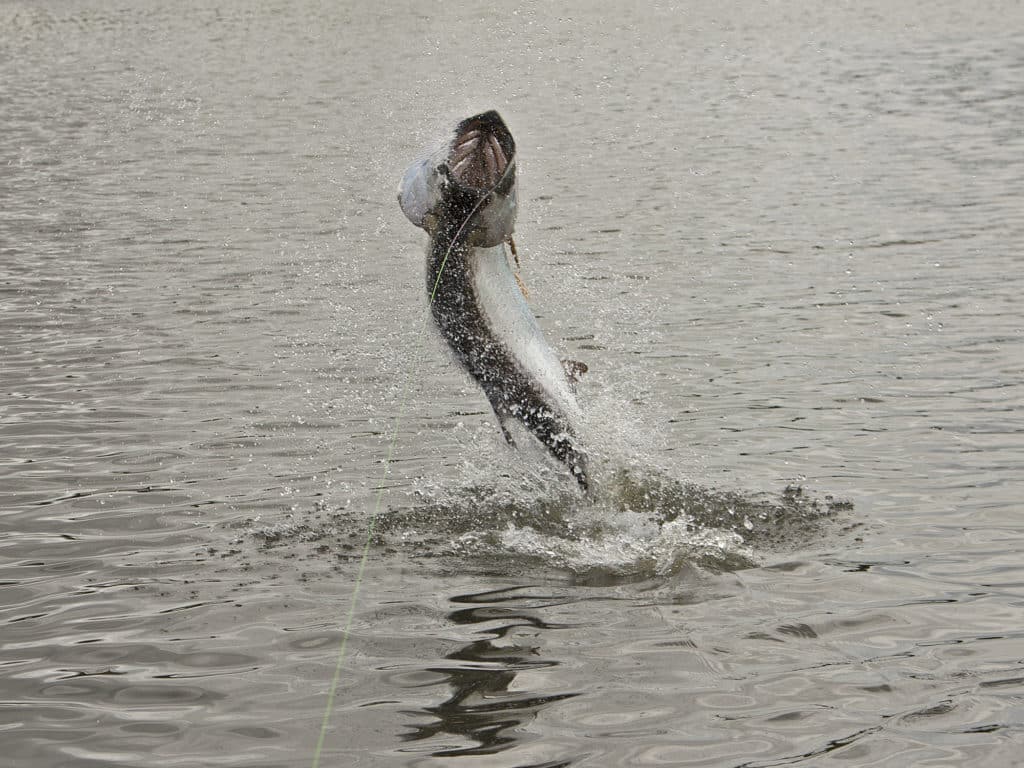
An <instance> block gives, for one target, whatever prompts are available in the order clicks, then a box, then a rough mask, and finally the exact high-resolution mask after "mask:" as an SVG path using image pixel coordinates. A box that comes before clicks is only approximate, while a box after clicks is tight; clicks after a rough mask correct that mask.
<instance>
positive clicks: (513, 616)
mask: <svg viewBox="0 0 1024 768" xmlns="http://www.w3.org/2000/svg"><path fill="white" fill-rule="evenodd" d="M544 599H545V598H538V597H536V596H530V597H526V596H523V595H521V594H519V593H518V590H516V589H500V590H490V591H488V592H482V593H480V594H474V595H459V596H457V597H453V598H452V602H454V603H468V604H472V605H475V606H482V607H473V608H463V609H460V610H457V611H452V612H451V613H449V614H448V619H449V620H450V621H452V622H453V623H455V624H463V625H474V624H485V625H487V628H486V629H481V630H479V631H480V633H481V634H486V635H490V636H491V637H490V638H489V639H481V640H475V641H473V642H471V643H468V644H467V645H465V646H463V647H462V648H460V649H459V650H457V651H454V652H453V653H450V654H448V655H447V656H445V658H446V659H449V660H451V661H452V662H453V663H452V664H449V665H445V666H443V667H428V669H429V671H431V672H437V673H439V674H441V675H444V677H445V683H446V684H447V685H449V686H451V689H452V695H451V697H450V698H448V699H447V700H445V701H444V702H442V703H440V704H438V705H436V706H432V707H426V708H424V710H423V711H424V713H426V714H427V715H429V716H430V717H431V718H432V719H436V722H428V723H422V724H417V725H415V726H414V727H413V730H412V731H411V732H410V733H406V734H404V735H403V736H402V738H403V739H404V740H406V741H422V740H428V739H429V740H434V741H435V742H437V743H441V744H443V743H444V741H445V734H450V735H452V736H456V737H459V738H460V739H465V741H466V742H468V743H469V744H470V746H440V747H438V746H434V745H432V749H433V751H432V752H431V753H430V754H431V756H433V757H455V756H459V755H488V754H493V753H495V752H500V751H502V750H505V749H508V748H509V747H510V746H512V745H514V744H516V743H517V742H518V741H519V740H520V739H521V736H517V731H519V732H521V731H522V729H523V726H525V725H526V724H528V723H529V722H530V721H531V720H533V719H534V718H535V717H536V716H537V714H538V713H539V712H540V711H541V710H543V709H544V708H545V707H547V706H548V705H550V704H552V703H554V702H557V701H562V700H564V699H569V698H572V697H573V696H577V695H579V694H578V693H541V692H531V691H527V690H509V686H510V685H512V683H513V681H514V680H515V679H516V675H517V674H518V673H519V672H520V671H522V670H541V669H544V668H546V667H551V666H555V665H556V664H558V662H557V661H555V660H552V659H544V658H542V657H541V655H540V648H538V647H533V646H522V645H518V644H517V642H516V637H517V636H528V634H529V633H523V632H522V631H521V629H522V628H524V627H525V628H526V629H530V628H533V629H536V630H538V631H539V630H547V629H555V628H557V627H555V626H554V625H550V624H547V623H545V622H544V621H542V620H541V619H540V618H539V617H538V616H537V615H535V614H534V613H533V612H532V611H530V610H529V608H528V607H527V606H528V605H529V604H531V603H534V602H536V601H543V600H544ZM506 603H513V604H515V603H524V604H525V605H523V606H522V607H512V608H509V607H504V606H503V604H506ZM410 714H412V715H416V714H420V713H410ZM417 751H419V750H417Z"/></svg>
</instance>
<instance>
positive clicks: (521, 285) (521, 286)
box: [512, 272, 530, 299]
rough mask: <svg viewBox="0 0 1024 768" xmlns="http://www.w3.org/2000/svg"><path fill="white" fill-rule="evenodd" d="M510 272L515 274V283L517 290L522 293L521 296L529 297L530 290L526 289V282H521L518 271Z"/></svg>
mask: <svg viewBox="0 0 1024 768" xmlns="http://www.w3.org/2000/svg"><path fill="white" fill-rule="evenodd" d="M512 274H513V275H515V278H516V285H518V286H519V290H520V292H521V293H522V294H523V298H524V299H528V298H530V292H529V291H528V290H526V283H524V282H523V278H521V277H520V276H519V273H518V272H513V273H512Z"/></svg>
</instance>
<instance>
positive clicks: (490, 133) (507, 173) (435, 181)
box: [398, 110, 517, 247]
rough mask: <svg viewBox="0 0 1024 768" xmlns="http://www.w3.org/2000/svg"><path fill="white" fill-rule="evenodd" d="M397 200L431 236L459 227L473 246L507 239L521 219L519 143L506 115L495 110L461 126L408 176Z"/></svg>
mask: <svg viewBox="0 0 1024 768" xmlns="http://www.w3.org/2000/svg"><path fill="white" fill-rule="evenodd" d="M398 202H399V204H400V205H401V206H402V211H403V212H404V213H405V215H406V216H407V217H408V218H409V221H411V222H412V223H413V224H415V225H416V226H418V227H422V228H423V229H425V230H427V232H429V233H430V234H431V235H434V234H435V232H437V231H438V229H440V228H445V227H447V228H452V227H454V228H456V229H457V231H459V232H460V233H461V234H460V235H459V236H460V238H461V237H464V238H465V239H466V242H467V243H469V244H471V245H476V246H481V247H492V246H495V245H498V244H500V243H503V242H505V241H506V240H508V239H509V238H510V237H511V236H512V232H513V230H514V229H515V221H516V207H517V200H516V143H515V140H514V139H513V138H512V134H511V132H510V131H509V129H508V127H507V126H506V125H505V121H504V120H502V119H501V115H499V114H498V113H497V112H495V111H494V110H491V111H489V112H481V113H480V114H479V115H474V116H473V117H468V118H466V119H465V120H462V121H461V122H459V124H458V125H456V126H455V130H454V131H453V132H452V134H451V135H450V136H448V137H447V138H446V139H445V141H444V142H443V143H442V144H441V145H440V146H439V147H437V148H436V149H435V150H434V151H432V152H430V153H429V154H427V155H425V156H424V157H422V158H420V159H419V160H417V161H416V162H415V163H413V164H412V165H411V166H410V167H409V169H408V170H407V171H406V172H405V176H404V177H403V178H402V183H401V185H400V187H399V189H398ZM452 234H453V235H454V232H453V233H452Z"/></svg>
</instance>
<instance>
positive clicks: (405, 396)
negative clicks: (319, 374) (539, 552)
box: [311, 163, 512, 768]
mask: <svg viewBox="0 0 1024 768" xmlns="http://www.w3.org/2000/svg"><path fill="white" fill-rule="evenodd" d="M508 167H509V168H511V167H512V164H511V163H509V165H508ZM507 172H508V170H507V169H506V173H507ZM504 178H505V174H502V175H501V178H499V179H498V181H497V182H496V183H495V184H494V186H493V187H491V188H490V189H488V190H487V193H486V194H484V195H483V196H481V198H480V199H479V200H478V201H477V203H476V205H474V206H473V207H472V209H470V211H469V213H468V214H466V218H465V219H464V220H463V222H462V224H460V225H459V228H458V229H457V230H456V231H455V234H454V235H453V236H452V241H451V243H449V244H448V249H447V250H446V251H445V253H444V258H443V259H441V266H440V267H438V270H437V278H436V279H435V280H434V286H433V288H431V290H430V300H429V301H428V302H427V314H426V315H424V317H423V324H422V325H421V326H420V332H419V333H420V335H419V338H422V337H423V332H424V331H425V330H426V328H427V317H428V316H429V314H430V310H431V309H432V308H433V306H434V296H435V295H436V294H437V288H438V286H439V285H440V284H441V275H442V274H444V268H445V265H446V264H447V263H448V257H449V256H450V255H451V252H452V249H453V248H454V247H455V243H456V242H457V241H458V239H459V236H460V235H462V230H463V229H465V228H466V225H467V224H468V223H469V220H470V219H471V218H473V214H475V213H476V212H477V210H478V209H479V208H480V206H481V205H483V204H484V201H485V200H487V198H488V197H490V196H491V193H492V192H494V190H496V189H497V188H498V186H499V185H500V184H501V182H502V181H503V180H504ZM417 341H419V339H417ZM411 382H412V371H411V369H409V370H408V371H407V372H406V375H405V382H404V383H403V385H402V394H401V397H400V398H399V406H398V413H396V414H395V417H394V419H393V421H392V426H391V440H390V441H389V443H388V453H387V456H386V457H385V458H384V474H383V475H382V476H381V479H380V484H379V485H378V486H377V499H376V501H375V502H374V507H373V514H371V515H370V522H369V523H368V525H367V528H366V540H365V541H364V542H363V554H362V556H361V557H360V558H359V568H358V569H357V570H356V580H355V584H354V585H353V587H352V596H351V598H349V606H348V616H347V617H346V618H345V627H344V629H343V630H342V633H341V642H340V643H339V645H338V658H337V660H336V661H335V664H334V676H333V677H332V678H331V686H330V688H329V689H328V691H327V705H326V706H325V707H324V717H323V720H322V721H321V722H320V735H319V737H318V738H317V740H316V749H315V750H314V752H313V762H312V764H311V768H319V766H320V754H321V752H322V751H323V747H324V740H325V739H326V738H327V727H328V725H329V724H330V721H331V713H332V712H333V711H334V695H335V693H336V692H337V690H338V683H339V682H340V681H341V670H342V667H343V666H344V663H345V651H346V648H347V646H348V636H349V632H350V631H351V629H352V620H353V619H354V618H355V613H356V603H357V602H358V600H359V590H360V587H361V586H362V583H363V573H364V572H365V571H366V561H367V560H368V559H369V555H370V543H371V541H372V539H373V531H374V528H375V526H376V524H377V517H378V515H379V514H380V504H381V501H382V500H383V498H384V482H385V481H386V480H387V477H388V472H389V471H390V470H391V458H392V456H393V455H394V452H395V445H396V444H397V443H398V427H399V426H400V424H401V421H402V417H403V416H404V415H405V409H406V406H407V405H408V401H409V385H410V383H411Z"/></svg>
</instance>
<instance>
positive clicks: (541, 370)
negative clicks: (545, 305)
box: [398, 110, 588, 489]
mask: <svg viewBox="0 0 1024 768" xmlns="http://www.w3.org/2000/svg"><path fill="white" fill-rule="evenodd" d="M398 201H399V204H400V205H401V207H402V211H403V212H404V213H405V215H406V216H407V217H408V218H409V220H410V221H411V222H412V223H413V224H415V225H416V226H418V227H422V228H423V229H425V230H426V231H427V233H428V234H429V235H430V243H429V246H428V247H427V294H428V296H429V297H430V311H431V314H432V316H433V318H434V321H435V322H436V324H437V327H438V329H439V330H440V332H441V336H442V337H443V338H444V340H445V341H446V342H447V343H448V346H449V347H451V349H452V352H454V354H455V359H456V360H458V362H459V363H460V364H461V365H462V367H463V368H465V370H466V371H467V372H468V373H469V375H470V376H472V377H473V378H474V379H475V380H476V382H477V383H478V384H479V385H480V387H481V388H482V389H483V391H484V394H485V395H486V396H487V399H488V400H489V401H490V404H491V408H493V409H494V414H495V416H497V418H498V424H499V426H500V427H501V431H502V434H503V435H504V436H505V439H506V440H507V441H508V442H509V444H511V445H515V442H514V439H513V436H512V433H511V432H510V431H509V422H510V420H512V419H516V420H518V421H519V422H521V423H522V424H523V426H525V427H526V429H528V430H529V431H530V432H532V433H533V434H534V436H535V437H536V438H537V439H538V440H540V442H541V443H543V444H544V446H545V447H547V449H548V450H549V451H550V452H551V453H552V454H553V455H554V456H555V458H557V459H558V460H559V461H561V462H563V463H564V464H565V465H566V466H567V467H568V468H569V471H570V472H571V473H572V475H573V476H574V477H575V478H576V481H577V482H578V483H579V484H580V485H581V486H582V487H583V488H584V489H586V488H587V487H588V475H587V457H586V454H585V453H584V451H583V448H582V446H581V444H580V438H579V434H580V431H579V425H580V423H581V420H582V414H581V411H580V406H579V404H578V402H577V400H576V395H575V389H574V381H575V378H576V376H578V375H579V373H580V372H582V371H585V370H586V366H584V365H583V364H582V363H576V362H573V361H566V362H564V363H563V362H562V361H560V360H559V358H558V356H557V355H556V354H555V352H554V351H553V350H552V349H551V347H550V346H548V344H547V342H546V341H545V340H544V335H543V334H542V333H541V330H540V326H538V324H537V320H536V318H534V316H533V313H532V312H531V311H530V308H529V306H528V305H527V303H526V300H525V297H524V292H525V291H524V288H523V285H522V283H521V282H520V280H519V277H518V274H517V273H516V272H515V271H513V268H512V265H511V264H510V261H509V253H508V252H507V251H506V244H509V245H510V246H511V243H512V234H513V230H514V228H515V220H516V208H517V196H516V145H515V141H514V140H513V138H512V134H511V132H509V129H508V127H507V126H506V125H505V122H504V121H503V120H502V119H501V116H500V115H499V114H498V113H497V112H495V111H493V110H492V111H489V112H483V113H481V114H478V115H474V116H473V117H469V118H466V119H465V120H462V121H461V122H459V123H458V125H456V126H455V129H454V131H453V132H452V133H451V135H450V136H448V137H447V138H446V139H445V140H444V141H443V142H442V143H441V144H440V145H439V146H438V147H437V148H436V149H435V150H433V151H432V152H429V153H427V154H425V155H424V156H423V157H421V158H420V159H419V160H417V161H416V162H415V163H413V164H412V165H411V166H410V167H409V169H408V170H407V171H406V172H405V176H404V177H403V179H402V183H401V185H400V187H399V191H398ZM511 247H512V248H513V253H514V246H511Z"/></svg>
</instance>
